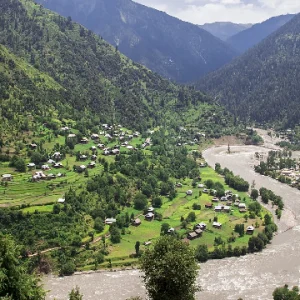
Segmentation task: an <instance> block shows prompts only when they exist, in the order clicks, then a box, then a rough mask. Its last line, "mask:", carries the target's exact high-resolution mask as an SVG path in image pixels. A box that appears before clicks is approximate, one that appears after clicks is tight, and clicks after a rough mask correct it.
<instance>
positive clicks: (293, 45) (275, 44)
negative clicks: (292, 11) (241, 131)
mask: <svg viewBox="0 0 300 300" xmlns="http://www.w3.org/2000/svg"><path fill="white" fill-rule="evenodd" d="M299 81H300V14H298V15H296V16H295V17H294V18H293V19H292V20H291V21H289V22H288V23H287V24H285V25H284V26H282V27H281V28H280V29H278V30H277V31H276V32H275V33H273V34H271V35H270V36H269V37H268V38H266V39H264V40H263V41H262V42H261V43H260V44H258V45H257V46H255V47H254V48H252V49H250V50H249V51H247V52H246V53H245V54H244V55H242V56H240V57H239V58H237V59H235V60H234V61H233V62H232V63H230V64H228V65H226V66H225V67H223V68H221V69H220V70H218V71H216V72H213V73H211V74H209V75H208V76H206V77H205V78H203V79H202V80H200V82H199V84H198V88H199V89H202V90H204V91H207V92H209V93H210V94H212V95H214V96H215V97H217V99H218V100H219V101H220V103H222V104H224V105H225V106H226V107H227V108H228V109H229V110H231V111H232V112H234V113H235V115H237V116H240V117H241V118H242V119H243V120H245V121H247V120H249V119H251V120H255V121H257V122H260V123H267V122H269V123H273V124H274V123H275V124H281V125H283V126H285V127H287V126H291V127H292V126H294V125H296V124H298V123H299V121H300V118H299V116H300V105H299V95H300V85H299Z"/></svg>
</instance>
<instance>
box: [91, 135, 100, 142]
mask: <svg viewBox="0 0 300 300" xmlns="http://www.w3.org/2000/svg"><path fill="white" fill-rule="evenodd" d="M91 139H92V140H98V139H99V134H97V133H93V134H92V135H91Z"/></svg>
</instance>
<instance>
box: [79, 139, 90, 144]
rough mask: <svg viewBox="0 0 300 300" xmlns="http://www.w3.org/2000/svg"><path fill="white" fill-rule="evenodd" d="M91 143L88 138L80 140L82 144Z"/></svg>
mask: <svg viewBox="0 0 300 300" xmlns="http://www.w3.org/2000/svg"><path fill="white" fill-rule="evenodd" d="M88 142H89V139H88V138H86V137H83V138H82V139H81V140H80V143H81V144H87V143H88Z"/></svg>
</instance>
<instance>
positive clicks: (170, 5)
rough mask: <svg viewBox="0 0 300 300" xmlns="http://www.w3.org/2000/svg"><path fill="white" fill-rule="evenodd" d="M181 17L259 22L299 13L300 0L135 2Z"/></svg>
mask: <svg viewBox="0 0 300 300" xmlns="http://www.w3.org/2000/svg"><path fill="white" fill-rule="evenodd" d="M134 1H136V2H138V3H141V4H144V5H147V6H150V7H154V8H156V9H159V10H161V11H165V12H166V13H168V14H170V15H172V16H175V17H178V18H179V19H182V20H184V21H188V22H191V23H195V24H203V23H209V22H216V21H231V22H235V23H257V22H262V21H264V20H266V19H268V18H270V17H273V16H277V15H282V14H287V13H299V12H300V1H299V0H134Z"/></svg>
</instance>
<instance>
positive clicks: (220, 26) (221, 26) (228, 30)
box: [199, 22, 252, 41]
mask: <svg viewBox="0 0 300 300" xmlns="http://www.w3.org/2000/svg"><path fill="white" fill-rule="evenodd" d="M251 26H252V24H236V23H231V22H215V23H205V24H204V25H199V27H200V28H202V29H204V30H206V31H208V32H210V33H211V34H212V35H214V36H216V37H218V38H219V39H221V40H223V41H226V40H227V39H228V38H230V37H232V36H233V35H236V34H237V33H239V32H241V31H243V30H246V29H248V28H250V27H251Z"/></svg>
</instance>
